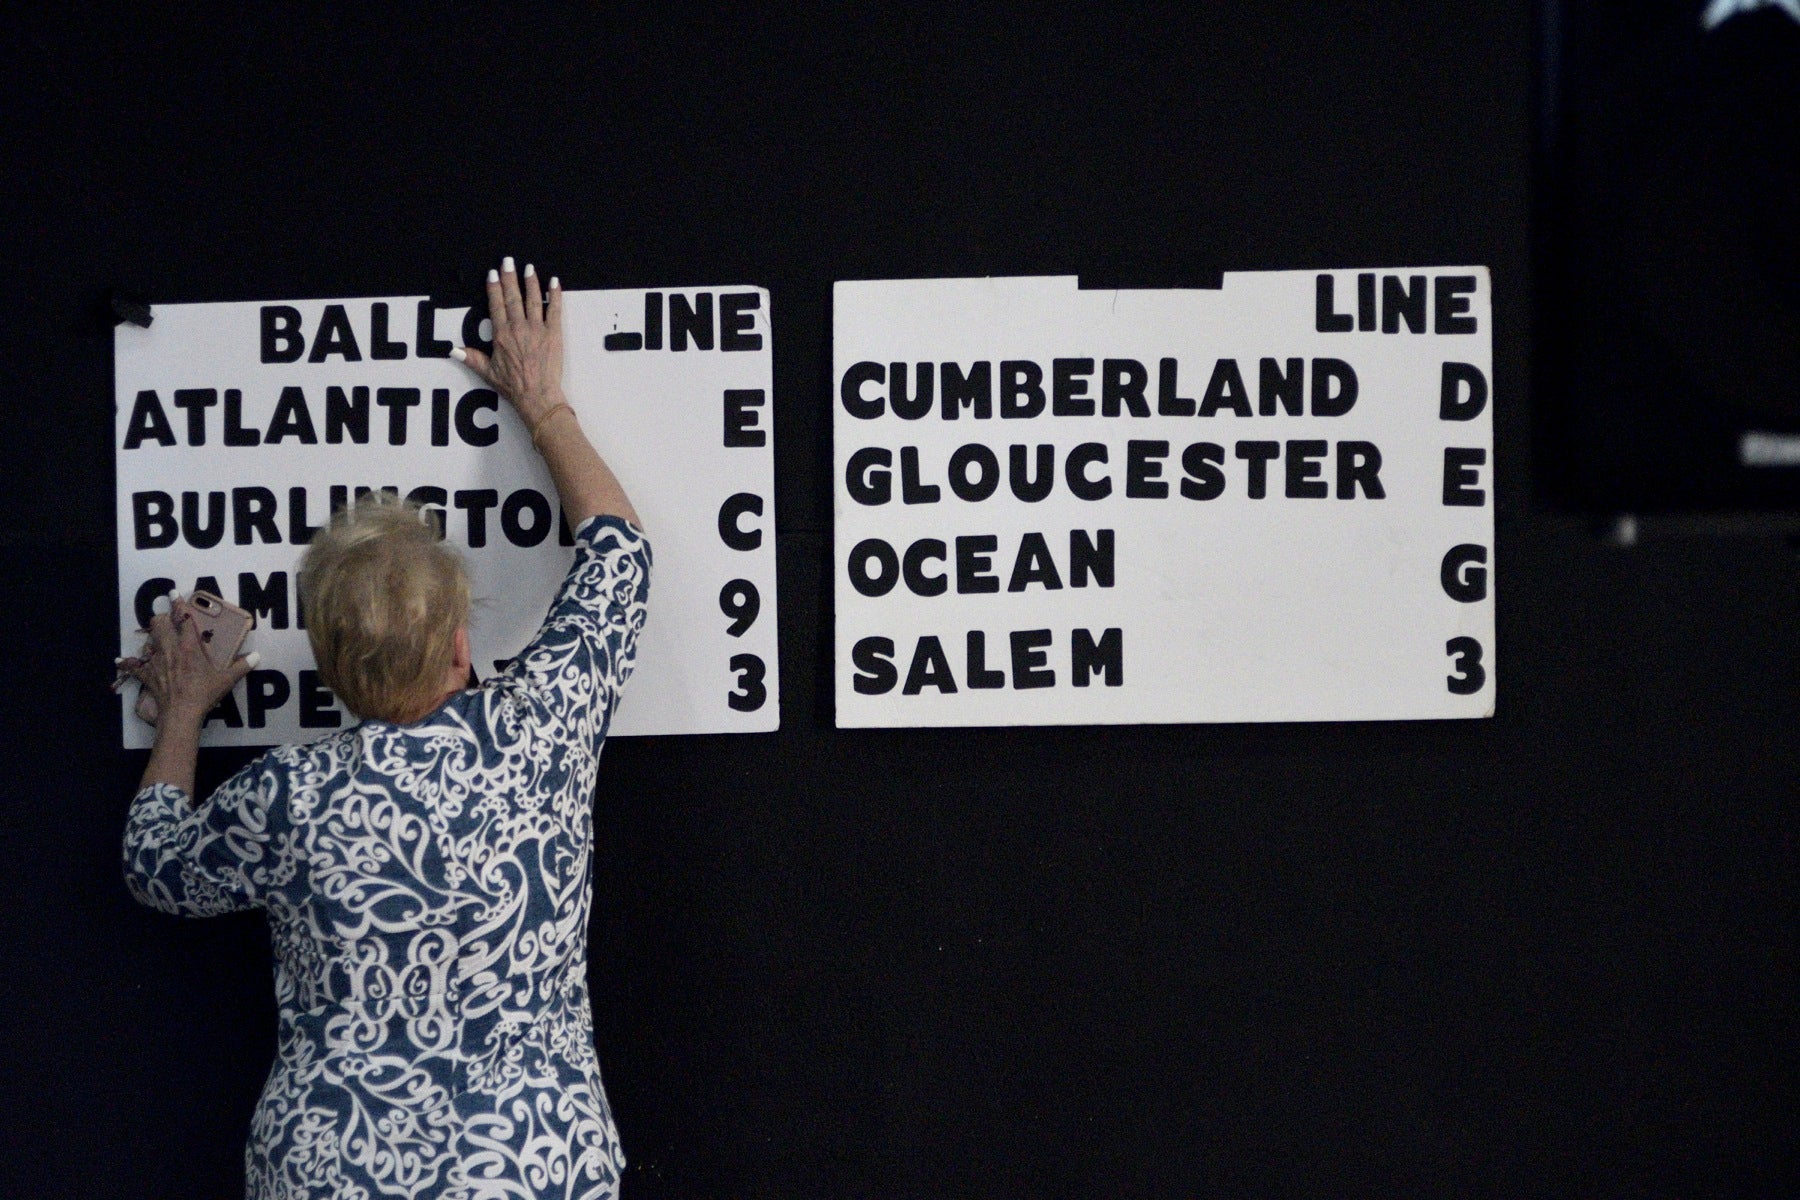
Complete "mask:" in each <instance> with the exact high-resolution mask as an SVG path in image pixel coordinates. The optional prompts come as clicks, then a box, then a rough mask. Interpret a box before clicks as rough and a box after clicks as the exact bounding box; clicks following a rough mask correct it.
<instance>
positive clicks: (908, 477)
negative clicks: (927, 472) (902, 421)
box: [900, 446, 943, 504]
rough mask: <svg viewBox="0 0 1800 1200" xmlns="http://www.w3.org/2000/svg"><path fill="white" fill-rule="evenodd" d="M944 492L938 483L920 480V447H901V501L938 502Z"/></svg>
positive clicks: (915, 502)
mask: <svg viewBox="0 0 1800 1200" xmlns="http://www.w3.org/2000/svg"><path fill="white" fill-rule="evenodd" d="M942 494H943V493H942V492H941V491H940V490H939V488H938V485H937V484H935V483H931V484H927V483H921V482H919V448H918V447H917V446H902V447H900V503H902V504H936V503H937V502H938V497H939V496H941V495H942Z"/></svg>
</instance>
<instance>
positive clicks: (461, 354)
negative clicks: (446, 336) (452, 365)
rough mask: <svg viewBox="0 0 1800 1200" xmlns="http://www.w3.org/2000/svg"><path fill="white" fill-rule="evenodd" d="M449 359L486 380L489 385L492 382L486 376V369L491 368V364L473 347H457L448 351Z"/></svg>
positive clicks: (484, 355)
mask: <svg viewBox="0 0 1800 1200" xmlns="http://www.w3.org/2000/svg"><path fill="white" fill-rule="evenodd" d="M450 357H451V358H454V359H455V360H456V361H457V362H459V363H461V364H463V365H464V366H465V367H467V368H469V370H471V371H473V372H475V373H476V374H477V375H479V376H481V377H482V378H483V379H486V380H488V381H489V382H490V383H491V382H492V378H491V377H490V376H489V375H488V367H489V366H491V365H492V363H491V361H490V360H489V358H488V356H487V355H486V354H484V353H482V352H481V351H480V350H477V349H476V348H475V347H474V346H457V347H456V348H455V349H453V350H451V351H450Z"/></svg>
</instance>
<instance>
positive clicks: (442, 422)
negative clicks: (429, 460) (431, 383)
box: [431, 388, 450, 446]
mask: <svg viewBox="0 0 1800 1200" xmlns="http://www.w3.org/2000/svg"><path fill="white" fill-rule="evenodd" d="M431 444H432V445H434V446H448V445H449V444H450V389H449V388H432V389H431Z"/></svg>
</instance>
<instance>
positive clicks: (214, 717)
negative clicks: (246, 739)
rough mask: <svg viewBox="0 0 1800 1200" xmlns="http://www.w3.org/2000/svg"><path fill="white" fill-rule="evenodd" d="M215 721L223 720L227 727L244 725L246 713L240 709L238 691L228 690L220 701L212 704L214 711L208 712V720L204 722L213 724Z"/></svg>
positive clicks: (239, 727) (233, 727) (234, 727)
mask: <svg viewBox="0 0 1800 1200" xmlns="http://www.w3.org/2000/svg"><path fill="white" fill-rule="evenodd" d="M214 721H219V722H222V723H223V724H224V725H225V727H226V728H227V729H242V728H243V727H244V714H243V713H242V712H240V711H238V702H237V693H236V692H235V691H232V692H226V693H225V694H224V695H223V696H220V697H219V702H218V703H217V704H215V705H213V706H212V711H210V712H208V713H207V714H206V720H205V721H204V722H203V723H202V724H203V725H211V724H212V723H213V722H214Z"/></svg>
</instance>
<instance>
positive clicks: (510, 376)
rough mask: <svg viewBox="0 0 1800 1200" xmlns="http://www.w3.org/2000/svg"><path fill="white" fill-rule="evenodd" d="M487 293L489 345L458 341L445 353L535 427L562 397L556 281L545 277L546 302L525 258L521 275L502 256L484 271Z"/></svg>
mask: <svg viewBox="0 0 1800 1200" xmlns="http://www.w3.org/2000/svg"><path fill="white" fill-rule="evenodd" d="M487 297H488V319H489V320H491V321H492V322H493V325H494V348H493V349H492V350H491V351H489V352H487V353H483V352H482V351H480V350H477V349H476V348H475V347H473V346H464V347H462V348H461V349H458V350H452V351H451V352H450V353H451V355H452V356H453V357H454V358H456V359H457V360H458V361H459V362H463V363H467V364H468V366H469V367H470V368H471V369H472V370H473V371H474V372H475V373H476V374H477V375H480V376H481V377H482V378H483V379H484V380H486V381H487V382H488V384H489V385H490V386H491V387H492V388H493V389H494V390H495V391H497V392H499V393H500V394H501V395H502V396H505V397H506V398H507V399H508V400H510V401H512V405H513V407H514V408H516V409H517V410H518V412H519V417H520V419H521V420H523V421H524V422H525V427H526V428H527V429H528V430H532V431H535V430H536V429H537V427H538V424H539V422H541V421H543V420H544V419H545V418H547V417H548V416H549V415H550V414H551V413H552V412H555V411H556V409H557V408H559V407H560V406H562V405H565V404H567V403H568V399H567V398H566V397H565V396H564V395H563V389H562V375H563V332H562V285H561V284H560V282H559V281H557V280H555V279H552V280H551V281H550V293H549V303H548V304H547V305H546V303H545V300H544V294H543V292H542V291H541V289H540V287H539V283H538V274H537V270H536V268H534V267H532V266H531V265H530V264H527V265H526V267H525V275H524V278H523V280H521V279H520V277H519V275H518V273H517V272H515V271H514V270H513V260H512V258H511V257H508V258H507V259H506V261H505V262H503V263H502V264H501V266H500V269H499V270H498V271H489V272H488V282H487Z"/></svg>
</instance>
